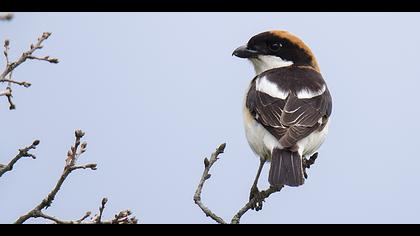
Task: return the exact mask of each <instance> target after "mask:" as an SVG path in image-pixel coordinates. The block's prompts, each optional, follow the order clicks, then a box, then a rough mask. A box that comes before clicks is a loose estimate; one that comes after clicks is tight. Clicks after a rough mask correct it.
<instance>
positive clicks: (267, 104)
mask: <svg viewBox="0 0 420 236" xmlns="http://www.w3.org/2000/svg"><path fill="white" fill-rule="evenodd" d="M233 55H235V56H237V57H240V58H247V59H249V60H250V61H251V63H252V64H253V66H254V69H255V72H256V76H255V77H254V78H253V79H252V81H251V84H250V86H249V88H248V90H247V92H246V96H245V102H244V107H243V115H244V122H245V133H246V137H247V140H248V142H249V145H250V146H251V148H252V150H253V151H254V152H255V153H256V154H257V155H258V156H259V157H260V160H261V162H260V163H261V164H260V166H259V168H258V172H257V176H256V178H255V181H254V184H253V187H252V188H251V196H250V197H253V196H254V195H255V194H257V193H259V191H258V188H257V183H258V178H259V176H260V174H261V170H262V168H263V166H264V163H265V162H270V163H271V166H270V171H269V177H268V181H269V183H270V185H271V186H274V187H283V186H284V185H287V186H300V185H302V184H303V183H304V181H305V178H306V177H307V175H306V171H305V170H306V167H308V163H307V162H308V159H307V158H309V157H314V158H316V156H317V155H318V153H317V150H318V148H319V147H320V146H321V144H322V143H323V142H324V140H325V137H326V135H327V132H328V120H329V117H330V115H331V110H332V100H331V95H330V92H329V91H328V87H327V84H326V83H325V81H324V79H323V78H322V76H321V73H320V69H319V66H318V63H317V61H316V59H315V56H314V55H313V53H312V51H311V50H310V48H309V47H308V46H307V45H306V44H305V43H304V42H303V41H302V40H300V39H299V38H298V37H296V36H294V35H293V34H291V33H289V32H287V31H267V32H263V33H260V34H258V35H255V36H254V37H252V38H251V39H250V40H249V41H248V43H247V44H246V45H245V46H241V47H239V48H237V49H236V50H235V51H234V52H233ZM314 158H311V161H313V159H314Z"/></svg>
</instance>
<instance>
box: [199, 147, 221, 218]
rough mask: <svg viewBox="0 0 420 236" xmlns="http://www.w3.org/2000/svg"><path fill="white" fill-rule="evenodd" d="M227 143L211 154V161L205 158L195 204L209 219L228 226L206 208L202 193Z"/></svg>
mask: <svg viewBox="0 0 420 236" xmlns="http://www.w3.org/2000/svg"><path fill="white" fill-rule="evenodd" d="M225 147H226V143H223V144H221V145H220V146H219V147H218V148H217V149H216V151H215V152H214V153H213V154H211V157H210V160H209V159H207V158H204V172H203V175H202V176H201V180H200V182H199V184H198V187H197V190H196V191H195V194H194V202H195V204H197V205H198V207H200V208H201V210H202V211H203V212H204V214H206V216H207V217H210V218H212V219H213V220H214V221H216V222H217V223H219V224H226V222H225V221H224V220H223V219H222V218H221V217H219V216H217V215H216V214H214V213H213V212H212V211H211V210H210V209H209V208H208V207H206V206H205V205H204V204H203V202H201V192H202V190H203V186H204V183H205V182H206V180H208V179H209V178H210V177H211V175H210V174H209V172H210V168H211V167H212V166H213V164H214V163H215V162H216V161H217V160H218V156H219V155H220V154H221V153H223V152H224V151H225Z"/></svg>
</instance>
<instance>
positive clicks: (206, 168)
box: [194, 143, 282, 224]
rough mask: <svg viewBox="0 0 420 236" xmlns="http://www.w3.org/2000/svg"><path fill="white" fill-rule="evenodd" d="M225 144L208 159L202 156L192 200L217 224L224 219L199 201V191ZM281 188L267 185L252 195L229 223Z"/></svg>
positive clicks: (236, 221)
mask: <svg viewBox="0 0 420 236" xmlns="http://www.w3.org/2000/svg"><path fill="white" fill-rule="evenodd" d="M225 147H226V144H225V143H224V144H222V145H220V146H219V147H218V148H217V149H216V151H215V152H214V153H213V154H212V155H211V157H210V160H209V159H207V158H204V172H203V175H202V176H201V180H200V182H199V184H198V186H197V189H196V191H195V194H194V202H195V204H197V205H198V206H199V207H200V208H201V210H202V211H203V212H204V214H206V216H207V217H210V218H212V219H213V220H214V221H216V222H217V223H219V224H227V223H226V221H225V220H223V219H222V218H221V217H220V216H217V215H216V214H215V213H214V212H212V211H211V210H210V209H209V208H208V207H206V206H205V205H204V204H203V203H202V201H201V192H202V189H203V186H204V183H205V182H206V180H208V179H209V178H210V177H211V175H210V174H209V172H210V168H211V167H212V166H213V164H214V163H215V162H216V161H217V160H218V159H219V158H218V156H219V154H221V153H223V152H224V150H225ZM281 189H282V187H269V188H268V189H267V190H264V191H262V192H260V194H259V195H258V196H255V197H253V198H252V199H251V200H249V201H248V202H247V203H246V204H245V205H244V206H243V207H242V208H241V209H240V210H239V211H238V212H237V213H236V214H235V215H234V216H233V218H232V220H231V221H230V223H231V224H239V223H240V220H241V217H242V216H243V215H244V214H245V213H246V212H247V211H249V210H250V209H253V207H254V206H255V204H256V203H257V202H261V201H264V200H265V199H267V198H268V197H270V195H271V194H273V193H276V192H279V191H280V190H281Z"/></svg>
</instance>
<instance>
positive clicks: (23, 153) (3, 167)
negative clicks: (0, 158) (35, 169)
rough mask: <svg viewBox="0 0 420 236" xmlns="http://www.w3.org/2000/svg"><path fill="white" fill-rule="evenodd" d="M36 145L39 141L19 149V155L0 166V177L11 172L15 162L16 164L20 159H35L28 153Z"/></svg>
mask: <svg viewBox="0 0 420 236" xmlns="http://www.w3.org/2000/svg"><path fill="white" fill-rule="evenodd" d="M38 144H39V140H35V141H34V142H33V143H32V145H30V146H28V147H25V148H23V149H19V153H18V154H17V155H16V156H15V157H14V158H13V159H12V160H11V161H10V162H9V164H7V165H0V177H1V176H3V175H4V174H5V173H6V172H8V171H11V170H12V169H13V166H14V165H15V164H16V162H18V161H19V160H20V159H21V158H22V157H31V158H32V159H35V158H36V157H35V156H34V155H33V154H31V153H29V151H30V150H32V149H35V148H36V146H38Z"/></svg>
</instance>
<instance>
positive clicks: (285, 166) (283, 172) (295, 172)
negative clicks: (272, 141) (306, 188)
mask: <svg viewBox="0 0 420 236" xmlns="http://www.w3.org/2000/svg"><path fill="white" fill-rule="evenodd" d="M268 182H270V184H271V185H272V186H275V187H281V186H283V185H287V186H292V187H296V186H299V185H302V184H303V183H304V182H305V179H304V178H303V168H302V158H301V157H300V155H299V153H298V152H291V151H289V150H282V149H277V148H274V150H273V153H272V155H271V167H270V174H269V176H268Z"/></svg>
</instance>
